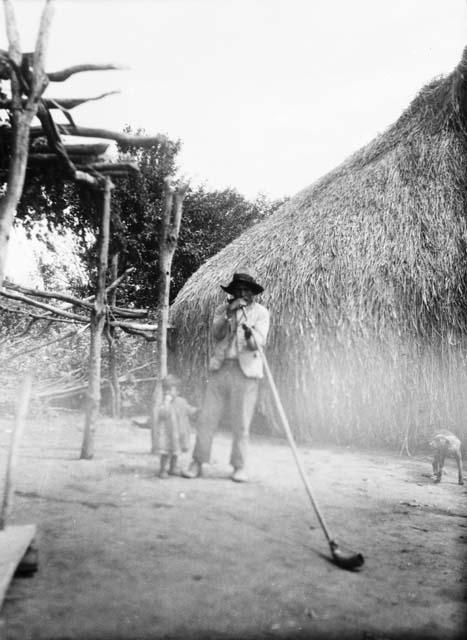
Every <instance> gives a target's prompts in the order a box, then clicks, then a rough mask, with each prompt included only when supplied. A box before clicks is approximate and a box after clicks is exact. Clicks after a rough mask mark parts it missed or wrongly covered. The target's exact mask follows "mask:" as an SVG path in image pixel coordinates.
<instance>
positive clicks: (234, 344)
mask: <svg viewBox="0 0 467 640" xmlns="http://www.w3.org/2000/svg"><path fill="white" fill-rule="evenodd" d="M222 289H224V291H225V292H226V293H228V294H229V295H230V296H231V298H230V299H229V300H228V301H227V302H225V303H223V304H221V305H219V306H218V307H217V308H216V310H215V313H214V320H213V323H212V339H213V347H214V352H213V356H212V358H211V360H210V362H209V370H210V377H209V380H208V384H207V388H206V395H205V399H204V404H203V409H202V412H201V416H200V420H199V424H200V426H199V429H198V434H197V438H196V444H195V448H194V451H193V460H192V462H191V464H190V466H189V468H188V470H186V471H184V472H183V474H182V475H183V476H184V477H185V478H196V477H198V476H202V475H203V464H204V463H207V462H209V459H210V455H211V446H212V439H213V436H214V432H215V430H216V429H217V426H218V424H219V421H220V419H221V417H222V414H223V412H224V408H225V405H226V404H227V406H228V407H229V415H230V423H231V427H232V453H231V456H230V464H231V465H232V466H233V469H234V471H233V474H232V480H234V481H235V482H246V481H247V480H248V477H247V473H246V455H247V447H248V439H249V433H250V423H251V419H252V418H253V413H254V410H255V406H256V401H257V398H258V386H259V380H260V378H262V377H263V361H262V359H261V356H260V354H259V352H258V346H260V347H263V346H264V344H265V342H266V337H267V334H268V330H269V311H268V310H267V309H266V308H265V307H263V306H262V305H261V304H259V303H258V302H255V300H254V297H255V296H256V295H258V294H260V293H262V292H263V287H262V286H261V285H259V284H258V283H257V282H256V281H255V279H254V277H253V276H252V274H251V273H250V272H249V271H248V270H247V269H241V270H239V272H238V273H234V275H233V278H232V281H231V282H230V284H229V285H228V286H226V287H224V286H222Z"/></svg>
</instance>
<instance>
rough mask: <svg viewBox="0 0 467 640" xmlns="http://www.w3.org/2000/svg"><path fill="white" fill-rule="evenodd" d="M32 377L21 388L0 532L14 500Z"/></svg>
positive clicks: (9, 454) (9, 456) (9, 453)
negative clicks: (18, 456) (15, 474)
mask: <svg viewBox="0 0 467 640" xmlns="http://www.w3.org/2000/svg"><path fill="white" fill-rule="evenodd" d="M31 384H32V382H31V376H29V375H27V376H26V377H25V379H24V380H23V384H22V386H21V391H20V396H19V400H18V406H17V409H16V420H15V426H14V430H13V434H12V437H11V442H10V449H9V451H8V461H7V466H6V478H5V487H4V490H3V500H2V505H1V509H0V530H3V529H4V528H5V526H6V522H7V519H8V513H9V511H10V506H11V501H12V499H13V491H14V486H13V481H14V472H15V469H16V458H17V454H18V448H19V442H20V439H21V436H22V433H23V430H24V423H25V420H26V415H27V412H28V405H29V398H30V397H31Z"/></svg>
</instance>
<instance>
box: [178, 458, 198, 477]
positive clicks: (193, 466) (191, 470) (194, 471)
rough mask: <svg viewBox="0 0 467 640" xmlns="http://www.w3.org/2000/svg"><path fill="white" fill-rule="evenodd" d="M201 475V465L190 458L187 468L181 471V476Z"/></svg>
mask: <svg viewBox="0 0 467 640" xmlns="http://www.w3.org/2000/svg"><path fill="white" fill-rule="evenodd" d="M202 475H203V465H202V464H201V463H200V462H197V461H196V460H192V461H191V463H190V466H189V467H188V469H185V470H184V471H182V478H201V477H202Z"/></svg>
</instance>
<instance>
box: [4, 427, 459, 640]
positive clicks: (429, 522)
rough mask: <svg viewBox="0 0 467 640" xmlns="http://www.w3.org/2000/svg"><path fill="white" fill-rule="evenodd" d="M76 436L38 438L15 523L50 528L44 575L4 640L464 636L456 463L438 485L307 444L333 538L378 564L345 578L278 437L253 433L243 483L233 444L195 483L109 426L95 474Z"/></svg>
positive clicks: (10, 614) (411, 467) (31, 586)
mask: <svg viewBox="0 0 467 640" xmlns="http://www.w3.org/2000/svg"><path fill="white" fill-rule="evenodd" d="M11 426H12V425H11V422H8V421H7V420H2V421H1V422H0V464H1V465H2V469H3V467H4V462H5V459H6V452H7V443H8V440H9V436H10V434H9V430H10V429H11ZM81 437H82V432H81V420H80V419H79V418H75V417H72V418H70V417H69V416H68V415H65V416H60V417H56V418H53V419H51V420H49V421H44V422H37V421H35V422H33V421H31V422H29V423H28V425H27V429H26V433H25V436H24V440H23V446H22V449H21V453H20V457H19V462H18V479H17V492H16V496H15V505H14V509H13V514H12V518H11V524H23V523H29V522H30V523H36V524H37V525H38V529H39V539H38V542H39V553H40V569H39V572H38V573H37V574H36V575H35V576H34V577H33V578H30V579H15V580H14V581H13V583H12V585H11V587H10V589H9V591H8V594H7V599H6V602H5V604H4V607H3V612H2V614H3V617H4V618H5V619H6V639H7V640H57V639H58V638H60V639H63V640H64V639H67V640H78V639H80V640H120V639H128V640H130V639H135V640H149V639H152V638H171V639H175V638H180V639H182V638H183V639H191V638H241V639H247V640H248V639H249V638H313V639H315V638H336V639H337V638H348V637H352V638H361V639H362V640H371V639H372V638H373V639H375V640H376V639H377V640H381V639H383V638H427V639H429V638H446V639H447V638H449V639H451V638H457V637H458V638H461V637H465V633H464V631H465V629H467V626H465V623H466V621H467V618H466V612H467V601H466V594H467V589H466V586H467V567H466V559H467V557H466V551H467V545H466V543H467V509H466V493H467V491H466V489H465V488H464V487H461V486H459V485H457V484H456V472H455V468H454V465H453V463H452V461H449V463H448V465H447V470H448V473H447V475H446V476H445V478H444V479H443V482H442V483H441V484H440V485H433V484H432V483H431V481H430V480H429V478H427V477H426V476H425V475H424V474H427V473H429V472H430V469H431V468H430V464H429V462H428V457H425V458H400V457H397V456H391V455H387V454H377V453H371V452H364V453H361V452H356V451H351V450H349V449H332V450H331V449H315V448H302V449H301V451H302V453H303V457H304V461H305V467H306V469H307V472H308V474H309V478H310V481H311V483H312V486H313V487H314V490H315V493H316V497H317V499H318V501H319V503H320V505H321V507H322V509H323V511H324V515H325V518H326V520H327V522H328V524H329V526H330V528H331V530H332V531H333V532H334V534H335V536H336V538H337V540H338V542H339V543H340V544H341V546H344V544H345V546H347V547H348V548H349V549H350V550H352V551H360V552H362V553H363V554H364V555H365V558H366V564H365V566H364V568H363V570H362V571H360V572H355V573H350V572H346V571H343V570H342V569H339V568H336V567H335V566H334V565H333V564H332V563H330V562H329V560H328V557H329V555H328V547H327V543H326V540H325V538H324V535H323V533H322V531H321V529H320V528H319V527H318V525H317V522H316V519H315V517H314V514H313V513H312V512H311V510H310V507H309V505H308V502H307V497H306V494H305V492H304V489H303V487H302V485H301V481H300V478H299V476H298V474H297V471H296V469H295V466H294V463H293V459H292V456H291V453H290V451H289V449H288V447H287V446H286V445H285V444H284V443H283V442H282V441H276V440H273V439H264V438H253V441H252V447H251V467H252V471H253V472H252V474H251V475H252V480H251V482H250V483H248V484H246V485H237V484H234V483H233V482H231V481H230V480H229V479H228V473H229V467H228V465H227V464H226V463H227V461H228V452H229V438H228V435H226V434H219V435H218V436H217V439H216V441H215V447H214V463H213V465H212V467H211V469H210V474H209V477H208V478H206V479H200V480H191V481H190V480H184V479H182V478H170V479H169V480H159V479H158V478H157V477H156V476H155V471H156V469H157V462H156V460H155V459H154V458H153V457H152V456H150V455H149V454H148V453H147V452H148V450H149V433H148V431H146V430H142V429H138V428H137V427H134V426H131V425H130V424H129V421H120V422H115V421H114V422H112V421H106V420H104V421H102V422H101V423H100V424H99V427H98V432H97V440H96V457H95V459H94V460H92V461H80V460H78V459H77V458H78V455H79V450H80V445H81ZM466 487H467V485H466ZM2 640H3V639H2Z"/></svg>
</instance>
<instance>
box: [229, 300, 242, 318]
mask: <svg viewBox="0 0 467 640" xmlns="http://www.w3.org/2000/svg"><path fill="white" fill-rule="evenodd" d="M242 307H246V300H245V298H235V299H234V300H232V301H231V302H229V304H228V307H227V313H228V314H232V313H235V311H238V309H241V308H242Z"/></svg>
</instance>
